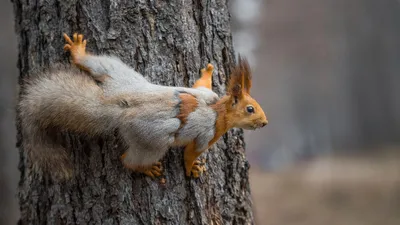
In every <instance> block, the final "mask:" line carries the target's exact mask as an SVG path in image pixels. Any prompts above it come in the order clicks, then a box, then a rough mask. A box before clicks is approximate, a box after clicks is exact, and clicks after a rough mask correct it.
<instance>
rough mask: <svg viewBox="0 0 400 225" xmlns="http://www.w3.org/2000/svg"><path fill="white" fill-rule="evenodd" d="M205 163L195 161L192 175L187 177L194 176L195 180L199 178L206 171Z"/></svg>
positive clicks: (188, 174)
mask: <svg viewBox="0 0 400 225" xmlns="http://www.w3.org/2000/svg"><path fill="white" fill-rule="evenodd" d="M204 163H205V160H203V161H200V160H196V161H194V163H193V167H192V170H191V171H190V173H187V174H186V175H187V176H190V175H192V177H194V178H199V177H200V176H201V175H202V174H203V173H204V172H205V171H206V166H205V164H204Z"/></svg>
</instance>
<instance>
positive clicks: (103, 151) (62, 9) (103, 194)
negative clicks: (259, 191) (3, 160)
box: [14, 0, 253, 224]
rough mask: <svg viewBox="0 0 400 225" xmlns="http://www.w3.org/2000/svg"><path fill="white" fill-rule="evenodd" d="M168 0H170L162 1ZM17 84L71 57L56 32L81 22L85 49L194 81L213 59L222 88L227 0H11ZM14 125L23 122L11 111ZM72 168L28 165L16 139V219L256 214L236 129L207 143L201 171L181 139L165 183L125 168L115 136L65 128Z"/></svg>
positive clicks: (238, 217)
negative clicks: (47, 170)
mask: <svg viewBox="0 0 400 225" xmlns="http://www.w3.org/2000/svg"><path fill="white" fill-rule="evenodd" d="M167 2H168V3H167ZM14 12H15V15H16V20H15V26H16V32H17V35H18V43H19V60H18V67H19V69H20V85H21V89H23V80H22V78H23V77H24V76H27V75H28V74H29V73H30V72H31V71H32V70H34V69H37V68H40V67H43V66H48V65H49V64H52V63H55V62H60V61H61V62H67V60H68V55H67V54H65V53H64V52H63V50H62V47H63V44H64V40H63V39H62V33H63V32H66V33H67V34H69V35H71V34H72V33H73V32H81V33H83V34H84V35H85V37H86V38H87V39H88V51H91V52H93V53H107V54H114V55H116V56H118V57H120V58H121V59H122V60H123V61H124V62H126V63H128V64H129V65H131V66H132V67H133V68H135V69H136V70H138V71H139V72H141V73H142V74H145V76H146V77H147V78H149V79H150V80H151V81H152V82H154V83H159V84H166V85H182V86H191V85H192V84H193V83H194V81H195V79H197V78H198V77H199V72H200V68H201V67H204V66H205V65H206V64H207V63H208V62H211V63H213V64H214V66H215V67H216V72H217V75H215V76H214V90H215V91H216V92H217V93H219V94H222V93H223V90H224V85H225V81H226V75H227V74H229V66H230V64H232V63H233V61H234V57H233V56H234V54H233V48H232V38H231V30H230V24H229V23H230V15H229V12H228V6H227V2H226V1H224V0H208V1H179V0H172V1H144V0H142V1H115V0H104V1H98V2H97V3H94V2H91V1H78V0H64V1H58V0H47V1H39V0H31V1H22V0H14ZM17 127H18V130H20V127H21V124H20V122H19V121H18V118H17ZM60 136H61V137H62V140H63V141H62V142H63V144H65V145H66V146H67V147H68V148H69V149H71V157H72V159H73V163H74V171H75V174H76V177H75V178H74V179H72V180H70V181H68V182H65V183H62V184H56V183H53V182H50V181H47V180H43V179H39V178H38V177H37V176H36V175H35V174H33V173H32V172H31V170H30V168H28V167H26V166H25V165H26V160H27V159H26V156H25V153H24V151H23V146H21V145H20V143H21V140H22V139H23V138H24V137H22V136H21V134H20V133H19V136H18V143H19V144H18V145H19V149H20V171H21V181H20V184H19V185H20V191H19V200H20V209H21V221H20V224H251V223H252V220H253V214H252V211H251V200H250V191H249V182H248V168H249V166H248V162H247V160H246V159H245V154H244V148H243V145H244V143H243V138H242V132H241V131H240V130H233V131H231V132H229V133H228V134H227V135H225V136H224V137H223V138H221V140H220V141H219V142H218V143H217V144H216V145H215V146H214V147H213V148H211V149H210V151H208V152H207V153H205V154H204V155H203V156H202V158H206V160H207V172H206V173H205V174H204V176H203V177H201V178H200V179H197V180H195V179H187V178H186V177H185V175H184V167H183V155H182V149H173V150H172V151H170V152H169V153H168V154H167V155H166V157H165V158H164V159H163V161H162V163H163V167H164V168H165V172H164V175H165V178H166V183H165V184H163V183H162V182H160V180H158V179H155V180H153V179H151V178H148V177H145V176H143V175H140V174H135V173H130V172H129V171H127V170H125V169H124V168H123V166H122V164H121V162H120V156H121V154H122V153H123V151H124V149H122V148H121V147H120V146H121V145H120V144H119V143H118V141H117V137H116V136H113V135H112V134H110V136H109V137H102V138H95V139H84V138H82V137H77V136H74V135H71V134H62V135H60Z"/></svg>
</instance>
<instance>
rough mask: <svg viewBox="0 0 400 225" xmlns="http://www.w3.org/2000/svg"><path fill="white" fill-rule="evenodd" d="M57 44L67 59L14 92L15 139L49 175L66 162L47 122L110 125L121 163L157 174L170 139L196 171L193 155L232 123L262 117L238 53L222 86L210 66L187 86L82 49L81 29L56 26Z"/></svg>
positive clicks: (89, 129) (106, 128)
mask: <svg viewBox="0 0 400 225" xmlns="http://www.w3.org/2000/svg"><path fill="white" fill-rule="evenodd" d="M64 39H65V41H66V45H65V46H64V50H65V51H68V52H70V53H71V57H72V62H73V63H74V64H75V65H76V66H77V67H78V68H80V69H81V70H83V71H80V70H77V69H75V68H72V67H68V66H67V67H64V68H57V69H53V70H49V71H47V72H42V73H39V74H37V75H36V76H34V77H31V78H29V79H28V80H27V82H26V87H25V92H24V94H23V95H22V96H21V100H20V103H19V111H20V115H21V117H20V118H21V124H22V134H23V135H24V134H25V135H24V140H23V145H24V149H25V150H26V151H27V155H28V157H29V158H30V161H31V162H32V164H33V167H34V168H37V169H40V170H41V171H44V172H46V171H47V172H50V174H51V175H52V177H56V178H69V177H71V175H72V166H71V162H70V159H69V157H68V154H67V151H66V149H64V148H63V147H61V146H60V145H59V144H57V143H56V142H55V141H52V140H51V138H50V137H49V134H48V131H49V130H50V129H54V128H56V129H60V130H63V131H70V132H74V133H77V134H82V135H86V136H95V135H101V134H107V133H111V132H112V131H113V130H115V129H116V128H118V130H119V133H120V135H121V137H122V139H123V140H124V142H126V144H127V146H128V148H127V150H126V152H125V153H124V154H123V155H122V156H121V161H122V163H123V165H124V167H126V168H129V169H131V170H133V171H136V172H141V173H144V174H146V175H148V176H151V177H157V176H160V175H161V174H162V168H161V163H160V162H159V160H160V159H161V158H162V157H163V156H164V154H165V153H166V151H167V150H168V149H169V148H170V147H173V146H185V150H184V161H185V163H184V164H185V170H186V175H187V176H192V177H195V178H197V177H199V176H200V175H202V173H203V171H204V168H205V167H204V165H203V164H202V163H200V162H199V161H198V160H197V157H198V156H199V155H200V154H201V153H202V152H204V151H206V150H207V149H208V148H209V147H210V146H211V145H213V144H214V143H215V142H216V141H217V140H218V139H219V138H220V137H221V136H222V135H223V134H225V133H226V132H227V131H228V130H229V129H231V128H233V127H237V128H243V129H257V128H261V127H264V126H265V125H267V123H268V121H267V117H266V116H265V113H264V111H263V109H262V108H261V106H260V105H259V104H258V103H257V101H255V100H254V99H253V98H252V97H251V96H250V89H251V78H252V77H251V71H250V66H249V64H248V62H247V60H246V59H244V58H241V57H239V60H238V64H237V65H236V67H235V68H234V70H233V72H232V74H231V76H230V81H229V84H228V89H227V94H226V95H225V96H223V97H222V98H218V96H217V94H216V93H215V92H213V91H212V89H211V88H212V74H213V69H214V68H213V66H212V65H211V64H208V65H207V67H206V68H204V69H202V70H201V77H200V79H199V80H197V81H196V82H195V84H194V85H193V87H192V88H184V87H169V86H163V85H156V84H152V83H150V82H148V81H147V80H146V79H145V78H144V77H143V76H142V75H141V74H139V73H138V72H136V71H134V70H133V69H132V68H131V67H129V66H128V65H126V64H124V63H123V62H122V61H120V60H119V59H118V58H116V57H113V56H105V55H101V56H96V55H92V54H89V53H87V52H86V40H84V39H83V35H78V34H76V33H75V34H74V35H73V39H72V40H71V39H70V37H68V35H66V34H64Z"/></svg>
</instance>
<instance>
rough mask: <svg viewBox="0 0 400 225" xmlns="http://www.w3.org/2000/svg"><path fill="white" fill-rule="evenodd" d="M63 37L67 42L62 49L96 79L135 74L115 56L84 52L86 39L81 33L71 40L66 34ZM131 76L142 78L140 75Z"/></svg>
mask: <svg viewBox="0 0 400 225" xmlns="http://www.w3.org/2000/svg"><path fill="white" fill-rule="evenodd" d="M64 39H65V41H66V42H67V44H65V46H64V50H65V51H69V52H70V53H71V57H72V61H73V63H74V64H75V65H76V66H78V67H79V68H81V69H83V70H85V71H87V72H89V73H90V74H91V75H92V76H93V78H94V79H96V80H97V81H100V82H103V81H104V80H105V79H106V78H108V77H119V76H124V75H127V76H133V75H137V73H136V72H135V71H134V70H133V69H132V68H130V67H129V66H128V65H126V64H125V63H123V62H122V61H121V60H119V59H118V58H116V57H113V56H105V55H100V56H96V55H91V54H88V53H87V52H86V40H84V39H83V35H82V34H79V35H78V34H77V33H75V34H74V35H73V36H72V40H71V38H69V37H68V35H67V34H64ZM133 77H137V79H141V80H144V78H143V77H142V76H141V75H140V76H133Z"/></svg>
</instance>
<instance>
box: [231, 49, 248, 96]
mask: <svg viewBox="0 0 400 225" xmlns="http://www.w3.org/2000/svg"><path fill="white" fill-rule="evenodd" d="M250 88H251V71H250V66H249V63H248V62H247V59H245V58H242V57H241V56H240V55H239V59H238V64H237V65H236V66H235V68H234V69H233V72H232V74H231V78H230V81H229V86H228V92H229V94H230V95H232V96H235V97H241V96H242V95H243V94H244V93H248V94H250Z"/></svg>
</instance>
